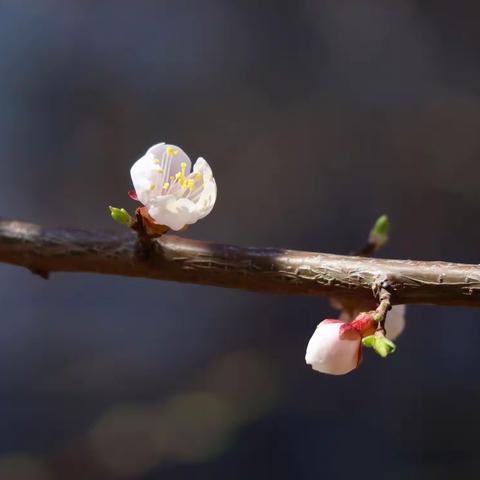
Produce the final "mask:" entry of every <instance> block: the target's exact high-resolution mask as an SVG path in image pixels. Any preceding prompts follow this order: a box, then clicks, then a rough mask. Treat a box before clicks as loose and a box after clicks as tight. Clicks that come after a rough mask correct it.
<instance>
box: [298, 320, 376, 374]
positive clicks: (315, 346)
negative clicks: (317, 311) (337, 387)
mask: <svg viewBox="0 0 480 480" xmlns="http://www.w3.org/2000/svg"><path fill="white" fill-rule="evenodd" d="M361 320H362V321H364V320H366V319H361ZM360 324H361V322H359V323H358V324H357V325H360ZM362 326H363V324H362ZM367 330H368V328H367ZM361 360H362V334H361V333H360V332H359V331H358V330H357V329H356V328H355V326H354V325H353V324H350V323H346V322H342V321H341V320H323V322H320V323H319V324H318V326H317V329H316V330H315V332H314V334H313V336H312V338H311V339H310V341H309V342H308V345H307V353H306V355H305V361H306V362H307V364H309V365H311V366H312V368H313V369H314V370H317V371H318V372H322V373H329V374H331V375H344V374H345V373H348V372H351V371H352V370H354V369H355V368H357V367H358V365H359V364H360V361H361Z"/></svg>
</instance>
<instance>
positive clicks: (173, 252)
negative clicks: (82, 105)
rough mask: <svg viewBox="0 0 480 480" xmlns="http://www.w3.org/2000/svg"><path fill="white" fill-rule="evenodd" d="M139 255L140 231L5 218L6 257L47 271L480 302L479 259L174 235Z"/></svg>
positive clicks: (2, 246) (2, 251) (0, 253)
mask: <svg viewBox="0 0 480 480" xmlns="http://www.w3.org/2000/svg"><path fill="white" fill-rule="evenodd" d="M152 243H153V246H154V248H153V249H152V251H151V252H150V254H149V256H148V258H146V259H142V258H140V257H139V255H138V252H137V249H136V245H137V242H136V235H134V234H133V233H132V232H126V234H125V235H116V234H112V233H101V232H95V231H86V230H76V229H63V228H62V229H50V228H44V227H41V226H39V225H33V224H29V223H23V222H17V221H0V262H4V263H10V264H14V265H19V266H23V267H26V268H28V269H29V270H32V271H35V272H42V273H43V274H44V275H47V274H48V273H50V272H90V273H101V274H110V275H124V276H130V277H145V278H155V279H161V280H173V281H178V282H188V283H196V284H202V285H213V286H218V287H228V288H240V289H244V290H251V291H255V292H269V293H282V294H291V295H326V296H329V297H332V296H339V297H343V298H356V299H360V300H362V299H363V300H371V299H372V291H371V287H372V285H373V284H374V283H375V282H377V281H378V280H379V279H386V280H388V285H389V292H390V293H391V302H392V304H408V303H429V304H436V305H463V306H467V307H479V306H480V266H479V265H464V264H454V263H445V262H421V261H410V260H383V259H374V258H364V257H350V256H340V255H331V254H324V253H310V252H299V251H293V250H283V249H275V248H251V247H250V248H249V247H247V248H244V247H238V246H233V245H223V244H219V243H211V242H203V241H199V240H190V239H185V238H179V237H175V236H171V235H165V236H162V237H161V238H160V239H158V240H154V241H153V242H152Z"/></svg>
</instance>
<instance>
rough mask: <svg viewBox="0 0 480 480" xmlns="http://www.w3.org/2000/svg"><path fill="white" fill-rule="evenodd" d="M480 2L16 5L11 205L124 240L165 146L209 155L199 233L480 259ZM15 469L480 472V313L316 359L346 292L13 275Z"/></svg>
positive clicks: (3, 134) (241, 240) (10, 77)
mask: <svg viewBox="0 0 480 480" xmlns="http://www.w3.org/2000/svg"><path fill="white" fill-rule="evenodd" d="M479 15H480V7H479V6H478V4H477V3H476V2H471V1H464V2H462V1H459V2H451V1H438V0H437V1H413V0H411V1H409V0H398V1H395V0H364V1H361V2H360V1H358V0H345V1H339V0H328V1H320V0H301V1H300V0H297V1H290V2H283V1H264V2H250V1H233V0H229V1H227V0H203V1H201V2H200V1H194V0H191V1H184V0H175V1H173V0H171V1H148V0H136V1H133V0H132V1H124V0H111V1H110V0H105V1H88V0H82V1H73V0H68V1H66V0H41V1H39V0H3V1H1V2H0V105H1V108H0V148H1V161H0V207H1V208H0V215H1V216H2V217H4V218H18V219H22V220H27V221H33V222H38V223H42V224H48V225H71V226H78V227H86V228H112V229H115V228H117V229H118V231H120V229H121V227H118V226H116V225H114V224H112V222H111V220H110V219H109V217H108V211H107V205H109V204H113V205H118V206H125V207H128V208H129V209H130V210H132V209H133V207H134V205H133V203H132V202H131V201H130V200H129V199H128V198H127V197H126V192H127V190H128V189H129V188H131V186H130V178H129V168H130V166H131V164H132V163H133V162H134V161H135V160H136V159H137V158H138V157H139V156H141V155H142V154H143V153H144V151H145V150H146V148H147V147H148V146H150V145H151V144H153V143H156V142H158V141H167V142H170V143H175V144H178V145H180V146H182V148H184V149H185V150H186V151H187V152H188V153H190V155H191V157H192V158H193V159H194V158H196V157H197V156H204V157H205V158H207V160H208V161H209V162H210V164H211V165H212V167H213V169H214V174H215V177H216V179H217V184H218V187H219V194H218V200H217V205H216V207H215V209H214V211H213V213H212V214H211V215H210V216H209V217H208V218H207V219H205V220H204V221H202V222H201V223H199V224H198V225H195V226H194V227H192V228H191V229H190V230H189V231H188V233H187V234H186V235H187V236H192V237H195V238H201V239H211V240H216V241H220V242H228V243H236V244H240V245H257V246H279V247H288V248H296V249H302V250H316V251H325V252H333V253H346V252H349V251H351V250H352V249H354V248H356V247H359V246H361V245H362V244H363V242H364V240H365V239H366V236H367V234H368V230H369V228H370V225H371V223H372V222H373V220H374V219H375V218H376V217H377V216H378V215H379V214H381V213H385V212H386V213H389V215H390V217H391V219H392V223H393V231H392V239H391V242H390V244H389V245H388V246H387V247H386V248H385V249H384V250H383V251H382V252H381V254H382V255H383V256H387V257H395V258H416V259H425V260H427V259H431V260H435V259H442V260H451V261H457V262H470V263H475V262H478V257H479V244H480V227H479V222H478V218H479V214H480V198H479V197H480V194H479V188H478V182H479V180H478V178H479V173H480V164H479V158H480V157H479V155H480V56H479V49H480V29H478V18H479ZM0 302H1V309H0V386H1V391H0V427H1V428H0V479H1V480H3V479H6V480H7V479H8V480H24V479H28V480H57V479H62V480H63V479H66V478H68V479H69V480H76V479H78V480H85V479H88V480H90V479H117V478H118V479H121V478H127V479H142V480H143V479H145V480H147V479H148V480H150V479H157V478H162V479H189V480H190V479H192V478H194V479H209V480H211V479H227V478H228V479H245V478H249V479H252V480H253V479H265V478H275V479H291V478H300V479H302V480H303V479H305V480H309V479H318V478H332V479H343V478H351V477H352V476H353V477H354V478H357V479H358V478H362V479H363V478H365V479H366V478H372V476H374V475H375V473H376V472H378V473H379V472H382V474H383V475H385V476H388V478H390V479H393V480H396V479H405V478H409V479H451V478H452V477H453V476H454V475H455V476H458V477H459V478H462V479H470V478H472V479H474V478H478V473H477V472H478V469H479V467H480V459H479V456H478V450H479V445H478V443H479V441H478V429H479V427H480V409H479V408H478V406H479V404H480V385H479V380H480V378H479V371H478V365H479V360H480V352H479V349H478V340H479V336H480V335H479V333H480V330H479V329H480V323H479V322H480V319H479V313H478V312H477V311H476V310H467V309H460V308H455V309H447V308H438V307H427V306H412V307H409V308H408V311H407V328H406V330H405V332H404V334H403V335H402V337H401V338H400V339H399V341H398V346H399V349H398V353H397V354H395V355H394V356H393V357H391V358H389V359H388V360H387V361H383V360H381V359H379V358H377V357H374V356H373V355H372V354H370V353H371V352H368V353H367V355H366V358H365V361H364V364H363V365H362V367H361V368H360V369H359V370H358V371H355V372H353V373H352V374H350V375H348V376H345V377H338V378H334V377H328V376H323V375H320V374H317V373H315V372H312V371H311V370H310V369H309V368H307V366H306V365H305V364H304V352H305V347H306V344H307V341H308V339H309V337H310V335H311V334H312V332H313V330H314V328H315V325H316V324H317V323H318V322H319V321H320V320H322V319H323V318H325V317H331V316H332V315H335V312H334V311H333V310H332V309H331V308H330V307H329V304H328V301H326V300H324V299H313V298H301V297H279V296H271V295H260V294H253V293H245V292H241V291H233V290H223V289H217V288H208V287H199V286H194V285H180V284H174V283H162V282H155V281H148V280H139V279H127V278H115V277H102V276H91V275H80V274H78V275H77V274H65V275H63V274H58V275H53V276H52V278H51V280H50V281H48V282H46V281H43V280H42V279H40V278H39V277H35V276H33V275H31V274H30V273H29V272H28V271H24V270H20V269H17V268H14V267H9V266H6V265H2V266H0Z"/></svg>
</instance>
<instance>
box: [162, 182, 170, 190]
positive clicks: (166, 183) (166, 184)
mask: <svg viewBox="0 0 480 480" xmlns="http://www.w3.org/2000/svg"><path fill="white" fill-rule="evenodd" d="M169 186H170V184H169V183H168V182H165V183H164V184H163V188H164V190H168V187H169Z"/></svg>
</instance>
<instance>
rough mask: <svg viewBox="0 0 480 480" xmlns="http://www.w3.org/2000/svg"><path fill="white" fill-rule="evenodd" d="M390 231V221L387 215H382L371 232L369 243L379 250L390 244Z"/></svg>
mask: <svg viewBox="0 0 480 480" xmlns="http://www.w3.org/2000/svg"><path fill="white" fill-rule="evenodd" d="M389 230H390V220H389V219H388V216H387V215H381V216H380V217H378V218H377V221H376V222H375V225H374V226H373V228H372V230H371V231H370V235H369V237H368V241H369V242H370V243H373V244H374V245H375V249H378V248H380V247H382V246H383V245H385V244H386V243H387V242H388V232H389Z"/></svg>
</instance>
